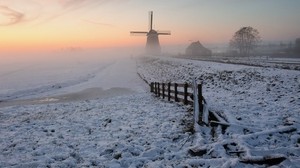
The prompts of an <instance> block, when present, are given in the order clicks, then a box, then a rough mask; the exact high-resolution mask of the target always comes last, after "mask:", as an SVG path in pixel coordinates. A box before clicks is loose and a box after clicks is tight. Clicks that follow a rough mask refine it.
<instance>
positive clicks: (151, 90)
mask: <svg viewBox="0 0 300 168" xmlns="http://www.w3.org/2000/svg"><path fill="white" fill-rule="evenodd" d="M150 92H151V93H152V92H153V82H151V83H150Z"/></svg>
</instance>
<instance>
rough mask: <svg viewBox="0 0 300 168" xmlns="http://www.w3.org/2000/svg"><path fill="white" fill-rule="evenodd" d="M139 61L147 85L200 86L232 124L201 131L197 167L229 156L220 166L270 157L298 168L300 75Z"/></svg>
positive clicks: (182, 62)
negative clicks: (279, 158) (153, 83)
mask: <svg viewBox="0 0 300 168" xmlns="http://www.w3.org/2000/svg"><path fill="white" fill-rule="evenodd" d="M139 62H140V63H139V65H140V66H139V67H138V71H139V73H140V74H141V75H142V76H143V78H145V79H146V80H147V81H149V82H153V81H156V82H178V83H183V82H186V81H187V82H190V83H192V81H193V79H194V78H196V79H197V81H198V82H202V83H203V94H204V97H205V98H206V100H207V102H208V104H209V107H210V109H211V110H212V111H215V112H217V113H219V114H220V115H222V116H223V117H224V119H225V120H227V121H228V122H229V123H230V124H231V126H230V127H229V128H228V129H227V130H226V131H224V130H222V129H221V127H217V128H214V129H213V130H211V129H207V128H205V127H203V128H202V130H201V131H200V134H201V137H202V138H203V139H202V140H200V142H199V144H198V147H196V148H200V149H205V150H207V152H204V153H203V154H202V156H201V157H199V159H200V160H201V161H199V160H198V161H197V160H195V164H196V165H198V166H199V165H203V163H206V161H208V160H209V159H214V160H218V161H220V160H222V159H224V158H226V159H225V160H227V162H225V161H224V160H223V161H220V162H223V163H224V164H225V165H226V164H228V165H235V166H237V165H238V163H239V162H237V160H235V159H237V158H239V161H241V160H247V159H248V160H251V159H252V160H253V159H254V158H255V157H256V159H257V158H258V157H261V156H270V155H272V154H277V156H283V157H286V158H288V159H286V160H285V161H284V162H282V163H281V165H282V166H292V167H293V166H297V165H299V163H300V122H299V121H300V115H299V114H300V71H294V70H282V69H276V68H263V67H251V66H245V65H232V64H222V63H213V62H202V61H193V60H185V59H175V58H167V57H165V58H158V57H152V58H150V57H144V58H142V59H140V60H139ZM283 130H285V131H283ZM216 132H217V133H216ZM237 152H241V153H240V154H239V153H237ZM203 158H206V159H208V160H206V161H203V160H202V159H203ZM215 158H217V159H215ZM229 158H232V159H229ZM256 166H258V165H256ZM242 167H243V166H242Z"/></svg>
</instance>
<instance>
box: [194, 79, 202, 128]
mask: <svg viewBox="0 0 300 168" xmlns="http://www.w3.org/2000/svg"><path fill="white" fill-rule="evenodd" d="M193 91H194V94H193V96H194V98H193V99H194V127H195V126H196V124H198V123H199V116H200V115H199V101H198V87H197V82H196V79H194V81H193Z"/></svg>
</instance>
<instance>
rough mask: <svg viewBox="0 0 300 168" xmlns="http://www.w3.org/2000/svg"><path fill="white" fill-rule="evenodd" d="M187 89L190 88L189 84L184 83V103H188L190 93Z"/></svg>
mask: <svg viewBox="0 0 300 168" xmlns="http://www.w3.org/2000/svg"><path fill="white" fill-rule="evenodd" d="M187 89H188V84H187V83H184V104H185V105H186V104H188V100H187V97H188V93H187Z"/></svg>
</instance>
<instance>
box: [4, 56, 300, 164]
mask: <svg viewBox="0 0 300 168" xmlns="http://www.w3.org/2000/svg"><path fill="white" fill-rule="evenodd" d="M85 60H87V59H81V58H74V59H72V60H71V61H70V60H67V64H66V61H64V62H61V61H58V62H56V60H55V59H54V60H50V61H48V62H47V63H46V64H41V63H40V62H37V64H31V63H32V61H28V62H27V63H24V62H21V63H18V64H15V62H11V63H10V62H9V61H7V62H5V63H1V65H3V66H2V67H6V68H3V69H1V71H0V75H1V81H0V100H1V102H0V133H1V134H0V167H230V166H231V167H265V166H266V165H258V164H250V163H247V159H248V160H251V159H252V160H253V158H256V159H260V157H261V156H270V155H271V154H276V156H280V157H284V158H286V159H285V160H284V161H283V162H281V163H280V164H279V166H281V167H289V166H291V167H295V166H298V165H299V164H300V147H299V146H300V132H299V129H300V123H299V121H300V117H299V109H300V97H299V96H300V93H299V91H300V72H299V71H291V70H280V69H273V68H258V67H247V66H240V65H230V64H220V63H211V62H201V61H187V60H182V59H174V58H156V57H151V58H149V57H146V58H144V57H143V58H137V60H134V59H131V58H113V59H106V60H102V59H99V60H98V59H97V58H92V61H87V62H85ZM136 62H137V64H136ZM12 65H14V66H12ZM137 70H138V72H139V73H140V75H141V76H142V77H144V78H145V79H146V80H149V81H161V82H169V81H171V82H175V81H176V82H185V81H192V79H193V78H194V77H196V78H197V79H198V81H200V79H202V81H203V82H204V87H203V91H204V96H205V98H206V99H207V101H208V103H209V105H210V109H212V110H213V111H216V112H218V113H220V114H221V115H223V116H224V118H225V119H226V120H227V121H228V122H229V123H230V124H231V126H230V127H229V128H227V129H226V130H222V128H221V127H216V128H214V129H211V128H209V127H205V126H203V127H200V131H199V132H197V133H194V134H193V133H192V131H191V130H192V129H191V128H192V127H191V126H192V124H193V123H192V121H193V119H192V112H191V111H189V109H188V107H183V106H180V105H178V104H174V103H169V102H167V101H165V100H161V99H160V98H157V97H154V96H153V95H152V94H151V93H149V86H148V85H146V84H145V83H144V82H143V81H142V80H141V79H140V78H139V76H138V75H137ZM2 79H5V80H2ZM190 149H195V150H199V151H200V153H201V154H199V153H198V154H193V153H191V150H190ZM200 155H201V156H200Z"/></svg>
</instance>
